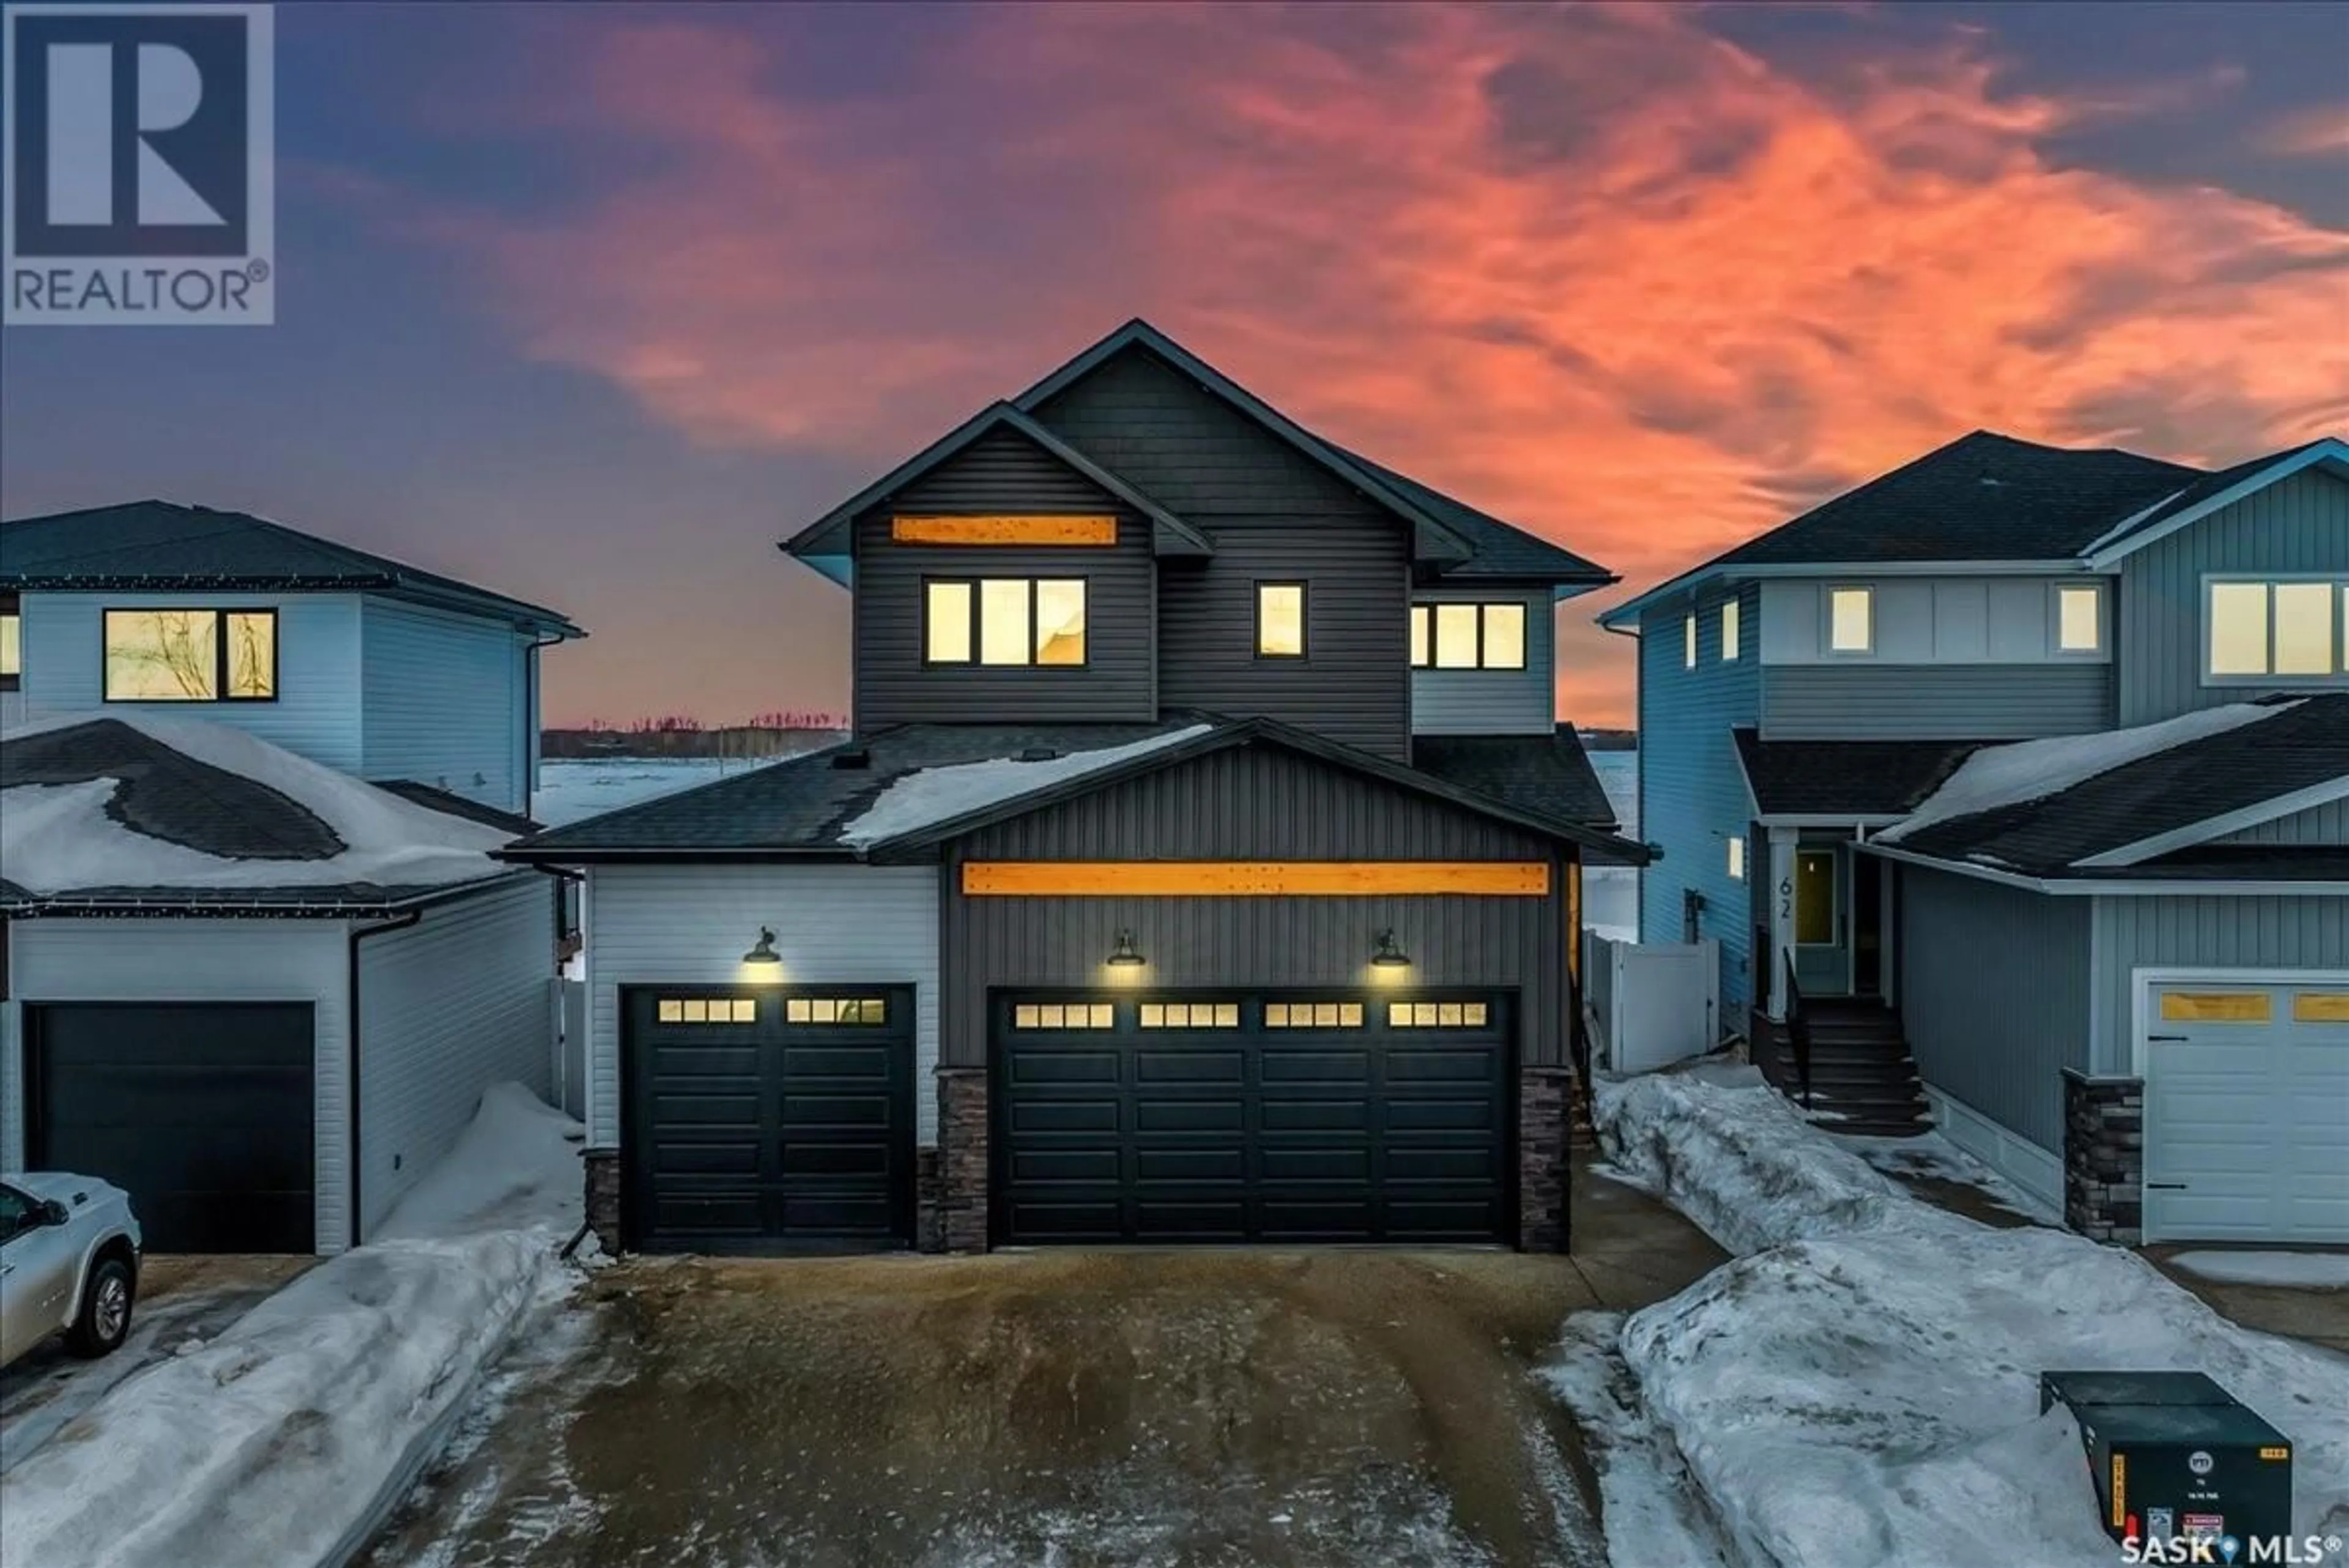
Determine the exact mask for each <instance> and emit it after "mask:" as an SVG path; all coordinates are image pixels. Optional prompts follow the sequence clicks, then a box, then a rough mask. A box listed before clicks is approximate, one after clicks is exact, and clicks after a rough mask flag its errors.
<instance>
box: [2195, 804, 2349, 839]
mask: <svg viewBox="0 0 2349 1568" xmlns="http://www.w3.org/2000/svg"><path fill="white" fill-rule="evenodd" d="M2211 842H2212V843H2214V844H2333V845H2349V800H2336V801H2330V802H2327V803H2326V804H2325V805H2312V806H2310V807H2309V808H2308V809H2307V810H2306V811H2295V812H2293V813H2292V815H2289V816H2279V817H2277V818H2276V819H2275V820H2274V821H2272V822H2261V823H2257V824H2254V825H2253V826H2250V827H2246V828H2244V829H2242V830H2241V831H2240V832H2239V833H2230V834H2226V835H2224V836H2220V837H2219V838H2215V839H2213V840H2211Z"/></svg>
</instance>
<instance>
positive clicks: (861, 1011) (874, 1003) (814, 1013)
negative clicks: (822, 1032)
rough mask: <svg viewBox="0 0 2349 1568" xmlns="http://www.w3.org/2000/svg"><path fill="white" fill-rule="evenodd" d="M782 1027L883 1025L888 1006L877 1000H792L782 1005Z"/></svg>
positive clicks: (798, 998)
mask: <svg viewBox="0 0 2349 1568" xmlns="http://www.w3.org/2000/svg"><path fill="white" fill-rule="evenodd" d="M783 1022H784V1023H888V1022H889V1004H888V1002H886V1001H885V1000H883V999H882V998H880V997H877V996H794V997H791V998H789V999H787V1000H786V1001H785V1002H783Z"/></svg>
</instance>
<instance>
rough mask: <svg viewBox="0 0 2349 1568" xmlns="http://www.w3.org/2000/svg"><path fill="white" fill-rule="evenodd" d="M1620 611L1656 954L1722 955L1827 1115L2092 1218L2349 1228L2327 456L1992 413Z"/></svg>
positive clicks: (2341, 469)
mask: <svg viewBox="0 0 2349 1568" xmlns="http://www.w3.org/2000/svg"><path fill="white" fill-rule="evenodd" d="M1601 624H1603V625H1606V626H1608V627H1609V628H1613V629H1616V630H1619V631H1624V632H1628V633H1632V634H1635V635H1636V636H1637V637H1638V638H1639V641H1640V747H1641V757H1640V761H1641V769H1640V794H1641V810H1642V813H1643V815H1642V816H1641V822H1642V825H1643V826H1644V828H1645V831H1646V833H1647V836H1649V837H1650V838H1651V839H1652V840H1653V841H1654V842H1655V843H1656V844H1657V845H1658V846H1660V847H1661V850H1662V852H1663V853H1662V857H1661V859H1660V860H1659V861H1658V863H1657V864H1655V865H1653V866H1651V867H1649V868H1648V869H1647V870H1646V871H1645V872H1643V873H1642V877H1641V881H1642V887H1641V917H1640V918H1641V929H1642V935H1643V937H1644V939H1645V940H1651V941H1673V940H1682V939H1683V938H1685V937H1690V936H1703V937H1707V938H1712V939H1714V940H1718V942H1719V943H1720V949H1721V953H1722V968H1723V975H1722V985H1723V995H1724V998H1727V997H1735V998H1737V999H1738V1000H1739V1002H1741V1003H1742V1004H1743V1005H1744V1007H1745V1008H1746V1009H1747V1010H1748V1012H1749V1015H1750V1017H1751V1019H1752V1025H1753V1026H1752V1029H1751V1031H1750V1033H1751V1035H1752V1039H1753V1043H1754V1052H1755V1055H1756V1058H1757V1060H1758V1061H1760V1062H1761V1063H1762V1064H1763V1065H1764V1068H1765V1070H1766V1071H1769V1072H1771V1073H1772V1074H1773V1075H1774V1076H1775V1077H1777V1078H1779V1079H1780V1080H1781V1081H1783V1082H1786V1083H1788V1084H1792V1083H1793V1082H1794V1081H1795V1078H1796V1077H1797V1076H1798V1068H1802V1067H1816V1071H1817V1076H1818V1080H1819V1081H1818V1082H1816V1083H1815V1084H1814V1085H1812V1087H1813V1103H1814V1104H1815V1105H1816V1106H1819V1107H1820V1108H1821V1109H1822V1111H1823V1112H1824V1113H1825V1115H1826V1116H1827V1117H1828V1118H1830V1120H1831V1125H1841V1126H1847V1127H1858V1128H1862V1129H1866V1130H1881V1131H1897V1130H1899V1128H1900V1127H1901V1126H1902V1125H1903V1123H1904V1122H1905V1121H1906V1120H1907V1117H1908V1105H1909V1102H1910V1101H1911V1099H1912V1097H1914V1098H1916V1099H1918V1100H1919V1101H1920V1103H1919V1104H1918V1106H1917V1109H1918V1111H1919V1112H1920V1122H1921V1113H1923V1112H1925V1111H1927V1110H1928V1109H1930V1116H1931V1119H1932V1120H1933V1121H1935V1122H1937V1123H1938V1124H1939V1125H1940V1127H1941V1128H1942V1129H1943V1130H1944V1131H1945V1132H1946V1133H1948V1134H1949V1135H1950V1136H1951V1137H1952V1138H1954V1139H1955V1140H1956V1141H1957V1142H1959V1143H1960V1144H1961V1145H1962V1146H1963V1147H1967V1148H1969V1149H1971V1150H1972V1151H1973V1152H1974V1153H1976V1154H1977V1155H1979V1156H1981V1157H1982V1158H1984V1159H1986V1160H1987V1161H1989V1163H1991V1164H1992V1165H1993V1166H1994V1167H1996V1168H1999V1169H2001V1170H2002V1171H2003V1172H2005V1173H2006V1174H2007V1175H2008V1176H2010V1177H2011V1178H2013V1179H2014V1180H2015V1181H2016V1182H2018V1183H2019V1184H2020V1185H2022V1186H2023V1188H2024V1189H2027V1190H2029V1191H2031V1192H2033V1193H2034V1194H2036V1195H2038V1196H2039V1197H2040V1198H2042V1199H2044V1200H2046V1201H2047V1202H2049V1203H2050V1204H2051V1205H2054V1204H2061V1205H2062V1206H2063V1208H2064V1210H2065V1212H2066V1214H2067V1217H2068V1219H2069V1220H2070V1221H2071V1222H2072V1223H2073V1224H2075V1226H2077V1227H2079V1228H2081V1229H2083V1230H2085V1231H2090V1232H2091V1233H2095V1234H2100V1235H2108V1236H2113V1237H2117V1238H2120V1239H2126V1240H2135V1239H2137V1238H2138V1237H2139V1236H2142V1237H2144V1238H2145V1239H2148V1240H2163V1239H2185V1238H2214V1239H2247V1240H2248V1239H2261V1240H2289V1241H2345V1240H2349V1138H2344V1137H2343V1136H2342V1128H2343V1127H2344V1116H2349V446H2344V443H2343V442H2341V441H2337V440H2332V439H2326V440H2322V441H2314V442H2312V443H2310V444H2308V445H2305V446H2302V447H2297V448H2293V449H2292V450H2290V451H2286V452H2276V453H2272V454H2271V455H2269V456H2266V457H2261V458H2259V459H2256V460H2253V461H2251V462H2245V463H2242V464H2240V465H2238V466H2236V467H2233V468H2229V469H2226V470H2223V471H2221V472H2202V471H2200V470H2198V469H2193V468H2189V467H2185V466H2182V465H2179V464H2176V463H2170V462H2160V461H2158V460H2155V459H2152V458H2147V457H2140V456H2137V455H2135V454H2133V453H2129V452H2114V451H2069V450H2064V449H2059V448H2054V447H2046V446H2038V445H2033V444H2032V443H2029V442H2024V441H2014V440H2012V439H2009V438H2007V437H2004V436H1999V435H1993V434H1990V433H1986V432H1977V433H1975V434H1973V435H1970V436H1967V437H1965V438H1963V439H1961V440H1960V441H1954V442H1952V443H1951V444H1950V445H1948V446H1945V447H1942V448H1940V450H1938V451H1935V452H1930V453H1928V454H1926V455H1925V456H1923V457H1921V458H1919V459H1918V460H1916V461H1915V462H1910V463H1909V464H1908V465H1907V466H1905V467H1903V468H1900V469H1898V470H1895V471H1894V472H1891V473H1889V474H1886V475H1884V476H1883V477H1881V478H1879V479H1877V480H1874V481H1872V482H1870V483H1867V484H1864V485H1862V486H1860V487H1859V488H1858V489H1857V490H1854V491H1851V492H1849V493H1847V494H1844V495H1840V496H1837V498H1835V499H1834V500H1832V501H1829V502H1827V503H1826V504H1824V505H1822V506H1820V507H1817V508H1816V509H1815V510H1813V511H1811V512H1808V513H1806V514H1804V515H1802V516H1800V517H1797V518H1795V520H1794V521H1792V522H1790V523H1787V524H1784V525H1783V526H1781V527H1779V528H1776V529H1775V530H1773V531H1772V532H1770V533H1768V534H1764V535H1762V536H1760V537H1759V538H1756V539H1754V540H1752V541H1750V542H1748V543H1747V544H1744V545H1740V546H1738V547H1737V548H1735V549H1733V550H1731V551H1730V552H1728V553H1727V554H1725V555H1723V556H1720V557H1718V558H1716V559H1714V560H1712V561H1709V562H1707V563H1705V564H1704V565H1702V566H1698V567H1696V568H1694V569H1693V570H1692V571H1690V572H1687V573H1684V574H1682V576H1679V577H1676V578H1674V579H1672V580H1671V581H1670V582H1667V583H1665V584H1662V585H1661V586H1660V587H1656V588H1654V589H1651V590H1650V591H1649V592H1647V593H1644V594H1642V595H1640V596H1639V597H1636V598H1634V599H1631V600H1630V601H1628V602H1627V603H1625V604H1623V605H1621V606H1619V607H1617V608H1615V609H1614V610H1612V611H1610V612H1609V613H1608V614H1607V615H1606V616H1604V617H1603V618H1601ZM1790 1012H1799V1013H1800V1015H1801V1027H1800V1028H1799V1030H1797V1029H1790V1028H1789V1027H1788V1026H1787V1024H1788V1020H1789V1014H1790ZM1797 1033H1799V1034H1800V1035H1801V1047H1802V1049H1801V1051H1800V1055H1801V1058H1802V1061H1801V1062H1800V1063H1798V1062H1797V1061H1796V1060H1795V1055H1796V1053H1795V1036H1796V1035H1797ZM1871 1050H1874V1051H1876V1052H1877V1053H1878V1059H1877V1060H1876V1061H1874V1062H1873V1063H1871V1062H1870V1061H1868V1055H1869V1053H1870V1051H1871ZM1912 1053H1913V1058H1912ZM1912 1059H1913V1067H1912V1065H1911V1062H1912ZM1909 1125H1919V1124H1917V1123H1911V1124H1909Z"/></svg>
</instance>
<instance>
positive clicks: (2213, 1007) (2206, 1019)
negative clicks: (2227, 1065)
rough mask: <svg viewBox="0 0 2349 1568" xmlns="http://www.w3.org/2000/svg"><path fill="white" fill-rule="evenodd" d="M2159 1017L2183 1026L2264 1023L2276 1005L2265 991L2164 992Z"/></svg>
mask: <svg viewBox="0 0 2349 1568" xmlns="http://www.w3.org/2000/svg"><path fill="white" fill-rule="evenodd" d="M2161 1016H2162V1017H2163V1018H2165V1019H2168V1020H2169V1021H2170V1022H2172V1023H2267V1022H2268V1021H2269V1020H2270V1019H2271V1018H2273V1017H2274V1016H2275V1002H2274V999H2273V998H2272V997H2271V996H2270V995H2269V994H2268V993H2267V992H2264V991H2165V992H2162V993H2161Z"/></svg>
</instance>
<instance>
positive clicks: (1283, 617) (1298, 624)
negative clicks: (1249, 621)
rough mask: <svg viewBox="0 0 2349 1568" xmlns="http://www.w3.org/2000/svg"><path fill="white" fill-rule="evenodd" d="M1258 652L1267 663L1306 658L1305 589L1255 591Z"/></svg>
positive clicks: (1272, 586) (1265, 586)
mask: <svg viewBox="0 0 2349 1568" xmlns="http://www.w3.org/2000/svg"><path fill="white" fill-rule="evenodd" d="M1256 650H1257V655H1258V656H1259V657H1261V658H1265V659H1302V658H1304V657H1305V585H1304V584H1303V583H1258V584H1257V587H1256Z"/></svg>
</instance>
